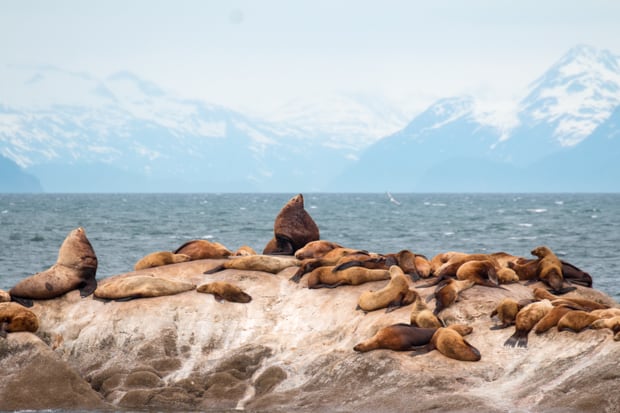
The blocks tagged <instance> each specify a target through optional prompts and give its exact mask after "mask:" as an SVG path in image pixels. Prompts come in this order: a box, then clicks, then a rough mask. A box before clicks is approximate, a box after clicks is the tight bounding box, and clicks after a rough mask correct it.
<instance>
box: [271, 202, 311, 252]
mask: <svg viewBox="0 0 620 413" xmlns="http://www.w3.org/2000/svg"><path fill="white" fill-rule="evenodd" d="M273 233H274V237H273V238H272V239H271V241H269V242H268V243H267V245H266V246H265V249H264V250H263V254H276V255H279V254H282V255H294V254H295V252H297V250H298V249H300V248H302V247H304V246H305V245H306V244H307V243H309V242H311V241H317V240H318V239H319V238H320V237H319V227H317V225H316V223H315V222H314V220H313V219H312V217H311V216H310V214H308V212H307V211H306V210H305V209H304V197H303V195H302V194H298V195H295V196H294V197H292V198H291V199H290V200H289V201H288V202H287V203H286V204H285V205H284V206H283V207H282V209H281V210H280V212H279V213H278V215H277V216H276V219H275V222H274V225H273Z"/></svg>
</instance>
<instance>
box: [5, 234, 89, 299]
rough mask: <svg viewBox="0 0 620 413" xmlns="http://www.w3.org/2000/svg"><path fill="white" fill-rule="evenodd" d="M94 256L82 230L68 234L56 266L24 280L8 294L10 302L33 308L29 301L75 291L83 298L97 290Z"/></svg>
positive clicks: (61, 247)
mask: <svg viewBox="0 0 620 413" xmlns="http://www.w3.org/2000/svg"><path fill="white" fill-rule="evenodd" d="M96 274H97V256H96V255H95V251H94V250H93V247H92V245H91V244H90V241H89V240H88V238H86V232H85V231H84V229H83V228H81V227H80V228H76V229H74V230H73V231H71V232H70V233H69V235H67V237H66V238H65V240H64V241H63V243H62V245H61V246H60V249H59V251H58V259H57V260H56V263H55V264H54V265H52V266H51V267H50V268H48V269H47V270H45V271H43V272H39V273H37V274H34V275H32V276H30V277H28V278H25V279H23V280H22V281H20V282H19V283H17V285H15V286H14V287H13V288H11V290H10V291H9V294H10V295H11V297H12V300H13V301H17V302H19V303H20V304H23V305H27V306H32V300H33V299H35V300H45V299H50V298H55V297H58V296H60V295H63V294H65V293H67V292H69V291H72V290H75V289H78V290H80V295H81V296H82V297H86V296H89V295H90V294H92V293H93V291H95V289H96V288H97V280H96V278H95V276H96Z"/></svg>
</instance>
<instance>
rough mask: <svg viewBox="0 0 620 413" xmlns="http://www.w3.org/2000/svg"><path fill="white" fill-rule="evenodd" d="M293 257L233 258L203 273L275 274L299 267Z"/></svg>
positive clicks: (250, 256) (257, 256)
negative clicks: (240, 272)
mask: <svg viewBox="0 0 620 413" xmlns="http://www.w3.org/2000/svg"><path fill="white" fill-rule="evenodd" d="M299 264H300V262H299V260H298V259H297V258H295V257H282V256H270V255H248V256H245V257H233V258H230V259H228V260H227V261H224V262H223V263H222V264H220V265H218V266H216V267H214V268H211V269H210V270H207V271H205V272H204V273H205V274H213V273H216V272H218V271H223V270H227V269H234V270H243V271H262V272H268V273H271V274H277V273H279V272H280V271H282V270H284V269H286V268H289V267H295V266H297V265H299Z"/></svg>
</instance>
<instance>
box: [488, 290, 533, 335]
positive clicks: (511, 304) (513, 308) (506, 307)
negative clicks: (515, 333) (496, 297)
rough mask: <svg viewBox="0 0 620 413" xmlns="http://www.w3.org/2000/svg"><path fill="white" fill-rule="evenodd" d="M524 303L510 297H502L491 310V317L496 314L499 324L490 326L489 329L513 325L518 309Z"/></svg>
mask: <svg viewBox="0 0 620 413" xmlns="http://www.w3.org/2000/svg"><path fill="white" fill-rule="evenodd" d="M527 304H529V303H527ZM525 305H526V303H523V302H519V301H517V300H515V299H514V298H511V297H506V298H504V299H502V300H501V301H500V302H499V303H498V304H497V307H495V310H493V312H491V318H492V317H495V316H497V318H498V319H499V321H500V322H501V324H499V325H496V326H493V327H491V330H500V329H503V328H506V327H509V326H511V325H513V324H514V323H515V319H516V318H517V314H518V313H519V310H521V309H522V308H523V307H524V306H525Z"/></svg>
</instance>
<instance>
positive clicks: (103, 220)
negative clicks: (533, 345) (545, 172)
mask: <svg viewBox="0 0 620 413" xmlns="http://www.w3.org/2000/svg"><path fill="white" fill-rule="evenodd" d="M293 195H295V194H211V193H209V194H27V195H21V194H20V195H17V194H15V195H12V194H8V195H7V194H0V288H2V289H9V288H10V287H11V286H13V285H14V284H15V283H16V282H18V281H19V280H21V279H22V278H24V277H27V276H29V275H32V274H34V273H36V272H38V271H41V270H44V269H46V268H49V267H50V266H51V265H52V264H53V263H54V262H55V261H56V257H57V254H58V249H59V248H60V245H61V243H62V241H63V240H64V238H65V237H66V236H67V234H68V233H69V232H70V231H71V230H72V229H74V228H76V227H78V226H82V227H84V229H85V230H86V235H87V237H88V239H89V240H90V242H91V244H92V245H93V248H94V249H95V252H96V254H97V257H98V259H99V268H98V270H97V278H98V279H102V278H105V277H108V276H110V275H114V274H118V273H122V272H127V271H130V270H131V269H132V268H133V265H134V264H135V262H136V261H137V260H138V259H140V258H141V257H142V256H144V255H146V254H148V253H151V252H154V251H159V250H174V249H176V248H177V247H179V246H180V245H182V244H183V243H184V242H186V241H188V240H192V239H199V238H202V239H209V240H212V241H218V242H221V243H222V244H224V245H226V246H227V247H228V248H230V249H233V250H234V249H237V248H238V247H240V246H241V245H249V246H251V247H253V248H254V249H255V250H256V251H257V252H259V253H260V252H261V251H262V249H263V247H264V246H265V244H266V243H267V242H268V241H269V239H270V238H271V237H272V236H273V221H274V219H275V217H276V215H277V214H278V212H279V210H280V208H281V207H282V206H283V205H284V204H285V203H286V201H288V199H290V198H291V197H292V196H293ZM304 198H305V206H306V210H307V211H308V212H309V213H310V215H311V216H312V217H313V218H314V220H315V222H316V223H317V225H318V226H319V229H320V231H321V238H322V239H327V240H331V241H336V242H339V243H341V244H343V245H345V246H348V247H353V248H360V249H367V250H369V251H375V252H382V253H387V252H397V251H399V250H401V249H410V250H412V251H414V252H416V253H420V254H424V255H426V256H428V257H429V258H430V257H432V256H433V255H435V254H437V253H440V252H445V251H464V252H471V253H474V252H484V253H486V252H495V251H505V252H509V253H511V254H515V255H523V256H526V257H530V256H531V255H530V251H531V250H532V249H533V248H534V247H536V246H538V245H547V246H549V247H550V248H551V249H552V250H553V251H554V252H555V253H556V254H557V255H558V256H560V257H561V258H562V259H564V260H566V261H568V262H571V263H572V264H575V265H577V266H578V267H580V268H581V269H583V270H585V271H587V272H589V273H590V274H591V275H592V277H593V279H594V287H595V288H597V289H600V290H602V291H604V292H606V293H607V294H609V295H611V296H613V297H614V298H615V300H616V301H620V278H618V276H616V271H617V268H619V267H620V250H619V246H620V194H393V198H394V199H393V200H390V198H389V197H388V196H387V194H323V193H317V194H314V193H310V194H304Z"/></svg>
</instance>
